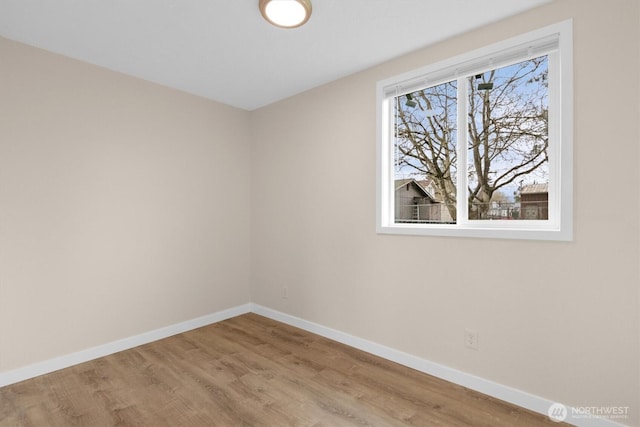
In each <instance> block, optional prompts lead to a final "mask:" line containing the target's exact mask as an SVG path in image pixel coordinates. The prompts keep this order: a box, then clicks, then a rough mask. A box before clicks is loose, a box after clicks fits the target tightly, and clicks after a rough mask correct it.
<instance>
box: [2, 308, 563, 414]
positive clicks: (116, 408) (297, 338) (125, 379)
mask: <svg viewBox="0 0 640 427" xmlns="http://www.w3.org/2000/svg"><path fill="white" fill-rule="evenodd" d="M542 425H553V426H558V425H559V424H557V423H553V422H551V421H550V420H549V419H548V418H547V417H545V416H543V415H539V414H535V413H532V412H529V411H527V410H524V409H521V408H518V407H515V406H512V405H509V404H507V403H504V402H501V401H499V400H495V399H493V398H490V397H487V396H485V395H482V394H479V393H476V392H473V391H470V390H468V389H465V388H463V387H460V386H456V385H453V384H450V383H447V382H445V381H442V380H439V379H436V378H434V377H432V376H429V375H426V374H423V373H420V372H417V371H414V370H412V369H409V368H406V367H402V366H400V365H397V364H395V363H392V362H389V361H386V360H384V359H381V358H379V357H376V356H372V355H370V354H368V353H364V352H361V351H359V350H356V349H353V348H350V347H348V346H345V345H342V344H339V343H336V342H334V341H331V340H328V339H325V338H323V337H320V336H317V335H314V334H310V333H308V332H305V331H302V330H300V329H296V328H293V327H290V326H287V325H284V324H281V323H278V322H275V321H272V320H270V319H266V318H264V317H261V316H258V315H256V314H246V315H243V316H239V317H236V318H233V319H230V320H226V321H224V322H220V323H216V324H213V325H210V326H206V327H204V328H200V329H196V330H193V331H190V332H187V333H184V334H180V335H176V336H174V337H170V338H167V339H164V340H161V341H157V342H154V343H151V344H147V345H143V346H140V347H136V348H134V349H131V350H127V351H123V352H120V353H117V354H113V355H110V356H107V357H103V358H100V359H96V360H94V361H90V362H87V363H83V364H80V365H77V366H73V367H70V368H67V369H64V370H60V371H57V372H53V373H51V374H47V375H43V376H41V377H37V378H34V379H30V380H27V381H24V382H21V383H17V384H13V385H10V386H7V387H3V388H0V426H2V427H5V426H21V427H22V426H25V427H27V426H38V427H39V426H47V427H48V426H60V427H63V426H64V427H67V426H92V427H93V426H152V427H160V426H170V427H175V426H207V427H210V426H330V427H334V426H447V427H450V426H491V427H498V426H509V427H513V426H542Z"/></svg>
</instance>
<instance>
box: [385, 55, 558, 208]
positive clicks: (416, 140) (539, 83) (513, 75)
mask: <svg viewBox="0 0 640 427" xmlns="http://www.w3.org/2000/svg"><path fill="white" fill-rule="evenodd" d="M547 73H548V67H547V57H546V56H544V57H540V58H534V59H531V60H527V61H523V62H520V63H518V64H514V65H511V66H508V67H503V68H499V69H496V70H492V71H488V72H486V73H483V74H479V75H476V76H473V77H471V78H469V79H467V84H468V88H469V90H468V93H469V97H468V100H467V112H468V114H467V116H468V119H467V131H468V141H467V149H468V151H467V153H468V155H467V157H468V165H466V170H467V172H468V179H467V181H468V189H467V197H468V201H469V217H470V218H482V217H483V214H484V213H485V212H486V211H487V209H488V208H489V202H490V201H491V199H492V197H493V195H494V194H495V193H496V192H497V191H498V190H499V189H504V188H505V187H507V186H509V185H514V183H515V182H517V181H519V180H522V179H531V177H535V178H536V179H540V180H544V179H545V178H546V173H547V165H548V163H547V162H548V157H547V148H548V95H547V92H548V90H547V89H548V87H547ZM456 86H457V83H456V81H451V82H447V83H443V84H440V85H437V86H433V87H430V88H426V89H422V90H418V91H416V92H413V93H411V94H408V95H405V96H400V97H397V98H396V101H397V102H396V104H397V105H396V115H397V117H396V150H397V158H396V168H397V169H398V170H401V171H402V172H403V173H406V174H410V175H413V176H424V177H425V178H428V179H431V180H432V181H433V182H434V185H435V186H437V187H438V190H439V192H440V194H441V196H442V199H443V201H444V203H445V204H446V205H447V207H448V209H449V212H450V214H451V216H452V218H454V219H455V218H456V211H455V208H456V178H455V177H456V173H457V168H458V167H464V166H462V165H457V156H456V148H457V144H458V142H457V136H458V135H457V127H456V122H457V107H458V105H457V101H456V91H457V90H456Z"/></svg>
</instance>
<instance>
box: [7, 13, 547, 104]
mask: <svg viewBox="0 0 640 427" xmlns="http://www.w3.org/2000/svg"><path fill="white" fill-rule="evenodd" d="M549 1H551V0H313V14H312V16H311V19H310V20H309V22H308V23H307V24H306V25H305V26H303V27H301V28H298V29H292V30H291V29H289V30H284V29H279V28H276V27H273V26H271V25H269V24H268V23H267V22H265V21H264V20H263V19H262V16H261V15H260V12H259V10H258V0H55V1H52V0H0V35H1V36H3V37H6V38H9V39H12V40H17V41H20V42H23V43H26V44H30V45H33V46H37V47H40V48H43V49H46V50H49V51H52V52H56V53H60V54H63V55H66V56H69V57H72V58H76V59H79V60H82V61H86V62H89V63H92V64H96V65H100V66H103V67H105V68H108V69H111V70H115V71H119V72H122V73H125V74H129V75H132V76H136V77H140V78H142V79H145V80H148V81H152V82H155V83H159V84H162V85H165V86H169V87H173V88H176V89H180V90H183V91H186V92H190V93H193V94H196V95H200V96H203V97H206V98H209V99H213V100H216V101H219V102H223V103H225V104H229V105H232V106H235V107H239V108H243V109H246V110H253V109H256V108H259V107H262V106H264V105H267V104H270V103H272V102H275V101H278V100H280V99H283V98H286V97H289V96H292V95H295V94H297V93H300V92H303V91H305V90H307V89H310V88H313V87H316V86H319V85H321V84H324V83H327V82H330V81H332V80H336V79H338V78H340V77H344V76H346V75H349V74H352V73H354V72H357V71H360V70H363V69H366V68H368V67H371V66H373V65H376V64H379V63H381V62H384V61H386V60H388V59H391V58H394V57H397V56H399V55H402V54H404V53H407V52H410V51H413V50H416V49H418V48H421V47H424V46H427V45H429V44H432V43H435V42H437V41H440V40H443V39H445V38H448V37H451V36H453V35H456V34H459V33H462V32H465V31H468V30H470V29H473V28H477V27H480V26H483V25H486V24H488V23H490V22H494V21H497V20H499V19H502V18H505V17H507V16H510V15H514V14H517V13H520V12H523V11H525V10H528V9H531V8H534V7H537V6H539V5H541V4H544V3H548V2H549ZM0 60H1V58H0Z"/></svg>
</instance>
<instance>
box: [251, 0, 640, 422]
mask: <svg viewBox="0 0 640 427" xmlns="http://www.w3.org/2000/svg"><path fill="white" fill-rule="evenodd" d="M638 17H639V12H638V2H637V1H636V0H628V1H625V0H616V1H611V2H598V1H580V0H575V1H563V0H558V1H556V2H554V3H553V4H550V5H547V6H544V7H542V8H539V9H536V10H534V11H531V12H529V13H526V14H524V15H521V16H518V17H514V18H511V19H508V20H506V21H503V22H499V23H496V24H494V25H490V26H488V27H485V28H483V29H480V30H478V31H474V32H472V33H469V34H466V35H463V36H460V37H457V38H455V39H452V40H448V41H445V42H443V43H441V44H438V45H437V46H433V47H430V48H427V49H424V50H421V51H418V52H415V53H413V54H411V55H408V56H405V57H402V58H399V59H397V60H394V61H391V62H388V63H385V64H383V65H381V66H378V67H375V68H373V69H370V70H368V71H366V72H362V73H359V74H356V75H353V76H350V77H348V78H345V79H342V80H339V81H336V82H334V83H331V84H328V85H326V86H323V87H320V88H317V89H315V90H312V91H309V92H307V93H305V94H302V95H299V96H296V97H293V98H290V99H288V100H285V101H282V102H280V103H277V104H274V105H271V106H269V107H266V108H263V109H261V110H259V111H257V112H255V113H254V115H253V117H252V120H253V122H252V124H253V126H252V132H253V133H254V135H255V136H256V137H257V136H258V135H259V136H260V138H259V139H258V138H254V140H255V143H253V144H252V166H253V171H254V174H253V176H252V179H253V181H252V189H253V193H252V194H253V208H252V289H253V295H252V300H253V301H254V302H256V303H258V304H262V305H265V306H268V307H271V308H274V309H278V310H282V311H284V312H286V313H289V314H292V315H295V316H299V317H301V318H304V319H306V320H309V321H313V322H317V323H320V324H322V325H325V326H328V327H331V328H335V329H338V330H341V331H344V332H347V333H350V334H353V335H356V336H359V337H362V338H366V339H369V340H372V341H374V342H377V343H381V344H385V345H387V346H391V347H393V348H396V349H399V350H403V351H405V352H408V353H410V354H413V355H417V356H420V357H423V358H426V359H428V360H431V361H434V362H438V363H441V364H444V365H446V366H449V367H452V368H455V369H459V370H462V371H464V372H468V373H471V374H475V375H478V376H480V377H483V378H486V379H489V380H492V381H496V382H498V383H501V384H504V385H507V386H511V387H514V388H517V389H520V390H524V391H526V392H529V393H532V394H535V395H539V396H542V397H545V398H548V399H550V400H557V401H561V402H564V403H568V404H572V405H576V406H607V405H615V406H630V407H632V418H631V419H630V420H627V421H626V422H630V423H631V424H634V425H638V424H640V414H639V411H640V408H639V402H640V382H639V379H640V372H639V367H640V343H639V341H640V320H639V315H638V313H639V312H640V307H639V298H638V297H639V283H640V277H639V270H638V260H639V256H640V250H639V239H638V236H639V235H640V234H639V233H640V230H639V225H640V211H639V184H640V179H639V174H638V159H639V151H638V141H639V129H638V123H637V121H638V110H639V99H640V98H639V96H638V70H639V48H638V44H639V43H638V41H639V34H638V28H639V23H640V20H639V19H638ZM568 18H573V19H574V36H575V45H574V49H575V50H574V61H575V62H574V66H575V99H574V104H575V109H574V112H575V148H574V165H575V174H574V181H575V191H574V206H575V218H574V225H575V239H574V241H573V242H570V243H560V242H538V241H504V240H480V239H465V238H436V237H402V236H388V235H376V233H375V223H374V221H375V144H376V123H375V117H376V111H375V83H376V81H378V80H381V79H384V78H388V77H390V76H393V75H394V74H397V73H400V72H405V71H409V70H411V69H413V68H417V67H420V66H423V65H426V64H429V63H432V62H434V61H438V60H441V59H445V58H447V57H450V56H453V55H456V54H460V53H463V52H465V51H468V50H471V49H474V48H478V47H482V46H484V45H486V44H489V43H492V42H496V41H499V40H502V39H504V38H507V37H510V36H514V35H517V34H520V33H522V32H526V31H528V30H533V29H536V28H539V27H541V26H544V25H548V24H552V23H556V22H559V21H562V20H565V19H568ZM326 59H327V60H330V58H326ZM292 195H295V197H292ZM354 195H357V196H356V197H354ZM612 205H613V206H616V208H615V209H611V208H610V207H611V206H612ZM612 211H613V212H614V214H615V215H614V216H612V215H611V214H612ZM532 270H533V271H535V272H536V273H537V274H535V275H529V274H528V273H529V272H530V271H532ZM282 287H287V288H288V299H282V298H281V292H282ZM465 327H468V328H473V329H476V330H478V331H479V336H480V340H479V342H480V350H479V351H473V350H468V349H465V348H464V346H463V339H462V337H463V329H464V328H465Z"/></svg>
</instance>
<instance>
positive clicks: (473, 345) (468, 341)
mask: <svg viewBox="0 0 640 427" xmlns="http://www.w3.org/2000/svg"><path fill="white" fill-rule="evenodd" d="M464 346H465V347H467V348H470V349H472V350H478V349H479V347H478V331H474V330H473V329H465V330H464Z"/></svg>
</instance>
